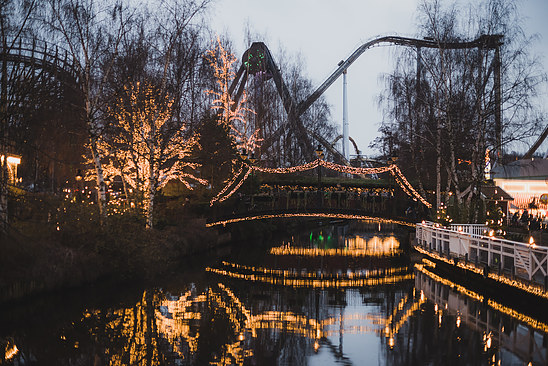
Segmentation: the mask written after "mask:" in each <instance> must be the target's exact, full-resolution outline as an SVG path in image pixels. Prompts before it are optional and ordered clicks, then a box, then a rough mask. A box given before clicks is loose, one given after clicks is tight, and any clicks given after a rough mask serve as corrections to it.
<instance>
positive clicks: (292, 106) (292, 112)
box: [230, 34, 503, 163]
mask: <svg viewBox="0 0 548 366" xmlns="http://www.w3.org/2000/svg"><path fill="white" fill-rule="evenodd" d="M502 38H503V36H502V35H498V34H496V35H482V36H480V37H478V38H477V39H475V40H472V41H464V42H461V41H458V42H439V41H436V40H430V39H415V38H406V37H399V36H384V37H379V38H376V39H373V40H371V41H369V42H366V43H364V44H363V45H361V46H360V47H358V49H356V50H355V51H354V52H353V53H352V54H351V55H350V56H349V57H348V58H347V59H346V60H344V61H343V62H341V63H340V64H339V67H338V68H337V69H336V70H335V71H334V72H333V73H332V74H331V75H330V76H329V77H328V78H327V79H326V80H325V81H324V82H323V83H322V84H321V85H320V86H319V87H318V88H317V89H316V90H315V91H314V92H313V93H312V94H310V95H309V96H308V97H307V98H306V99H304V100H303V101H301V102H300V103H296V102H295V100H294V99H293V98H292V97H291V95H290V93H289V91H288V89H287V87H286V85H285V83H284V81H283V80H282V77H281V74H280V70H279V69H278V67H277V66H276V63H275V62H274V60H273V58H272V55H271V53H270V51H269V50H268V48H267V47H266V45H265V44H264V43H262V42H255V43H253V44H252V45H251V47H250V48H249V49H248V50H247V51H246V52H245V53H244V56H243V62H242V65H241V67H240V69H239V70H238V73H237V76H236V78H235V80H234V83H233V84H232V86H231V90H230V92H231V93H232V92H233V91H234V90H235V88H236V86H237V85H238V83H240V87H239V88H238V92H237V93H236V96H235V98H234V100H235V101H236V103H235V104H237V101H238V100H239V98H240V96H241V93H242V91H243V88H244V84H245V81H246V80H247V77H248V74H251V75H254V74H256V73H257V72H263V73H270V75H271V76H272V78H273V80H274V83H275V84H276V88H277V90H278V94H279V95H280V97H281V98H282V103H283V105H284V108H285V110H286V112H287V115H288V120H287V122H285V123H284V124H282V125H281V126H280V127H279V128H278V129H277V130H276V131H275V132H274V133H273V134H271V135H270V136H269V137H268V138H266V139H265V140H264V141H263V144H262V146H263V148H268V147H270V146H271V145H272V144H273V143H274V142H276V141H279V139H280V137H281V136H282V134H283V133H284V132H285V131H287V130H288V128H291V129H293V130H294V131H295V132H296V133H297V135H298V138H299V141H298V142H299V144H300V146H301V149H302V150H303V152H305V156H306V157H307V158H308V159H311V158H313V155H314V154H313V149H314V147H313V145H312V144H311V142H310V138H309V136H308V134H307V133H306V129H305V128H304V126H303V123H302V121H301V120H300V117H301V116H302V115H303V114H304V113H305V112H306V111H307V110H308V108H310V106H311V105H312V104H313V103H314V102H315V101H316V100H318V98H319V97H320V96H321V95H322V94H323V93H324V92H325V91H326V90H327V89H328V88H329V87H330V86H331V85H332V84H333V83H334V82H335V81H336V80H337V79H338V78H339V77H340V76H341V75H342V74H343V72H344V71H345V70H346V69H348V67H350V65H352V64H353V63H354V61H356V60H357V59H358V58H359V57H360V56H361V55H362V54H363V53H364V52H365V51H366V50H368V49H369V48H372V47H373V46H376V45H379V44H381V43H387V44H389V45H394V46H404V47H415V48H417V49H420V48H438V49H469V48H478V49H486V50H495V51H496V56H495V57H496V62H495V63H494V64H495V76H494V78H495V84H496V85H495V89H496V90H495V94H496V96H498V97H496V98H495V99H496V111H495V119H496V121H495V123H496V126H497V135H498V134H499V133H500V131H501V112H500V111H501V103H500V60H499V58H500V53H499V48H500V46H501V45H502ZM257 55H260V56H261V61H262V60H264V62H263V64H262V65H260V67H259V68H255V69H253V64H255V65H257V60H256V57H257ZM250 65H251V67H250ZM240 78H242V79H241V80H240ZM313 137H314V138H316V139H317V140H318V142H320V143H321V144H322V145H323V146H325V148H326V149H327V150H328V151H329V152H330V153H331V154H333V155H334V157H335V158H336V159H337V160H340V161H342V162H345V163H348V162H347V161H346V159H345V158H344V156H343V155H342V154H341V153H340V152H339V151H337V150H336V149H335V148H334V147H333V146H332V145H331V144H330V143H329V142H328V141H327V140H326V139H324V138H323V137H322V136H319V135H316V136H313ZM499 139H500V136H497V140H499Z"/></svg>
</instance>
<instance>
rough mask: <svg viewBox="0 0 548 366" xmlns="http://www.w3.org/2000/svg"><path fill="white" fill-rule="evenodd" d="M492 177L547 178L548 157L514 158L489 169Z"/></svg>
mask: <svg viewBox="0 0 548 366" xmlns="http://www.w3.org/2000/svg"><path fill="white" fill-rule="evenodd" d="M491 177H492V178H493V179H497V178H498V179H546V178H548V159H538V158H536V159H534V158H533V159H523V160H516V161H513V162H511V163H509V164H506V165H498V166H496V167H494V168H493V169H491Z"/></svg>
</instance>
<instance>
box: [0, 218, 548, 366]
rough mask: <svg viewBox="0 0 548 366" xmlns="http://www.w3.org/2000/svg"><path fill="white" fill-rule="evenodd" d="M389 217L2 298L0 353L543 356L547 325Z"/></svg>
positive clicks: (209, 361) (8, 358)
mask: <svg viewBox="0 0 548 366" xmlns="http://www.w3.org/2000/svg"><path fill="white" fill-rule="evenodd" d="M408 240H409V232H408V231H406V229H402V228H401V227H399V226H397V225H384V224H383V225H380V224H378V223H371V222H358V221H352V222H331V223H324V225H322V226H318V227H314V228H312V229H308V230H304V229H303V231H302V232H295V233H292V235H288V236H287V237H284V238H280V239H276V240H271V241H268V242H256V243H248V244H246V245H245V246H239V247H234V248H226V252H225V253H219V254H218V255H216V256H209V258H208V259H207V260H204V262H206V264H196V263H194V264H192V265H186V266H184V268H181V270H180V271H179V272H178V273H176V274H173V275H171V276H168V277H167V278H164V279H163V280H162V281H161V282H160V283H157V284H155V285H151V286H139V285H136V286H106V285H105V286H96V287H94V288H92V289H85V290H79V291H76V292H65V293H58V294H51V295H48V296H41V297H38V298H35V299H30V300H27V301H24V302H22V303H18V304H16V305H15V304H12V305H7V306H6V305H4V306H3V307H2V308H1V309H0V310H1V313H0V365H445V364H447V365H529V364H530V365H548V352H547V343H548V335H547V333H546V332H547V330H548V326H547V325H546V324H545V323H543V322H542V321H539V320H538V319H534V318H531V317H530V316H528V315H527V312H526V309H525V310H524V309H513V308H509V307H507V306H505V305H504V304H502V303H498V302H496V301H493V300H490V299H486V298H484V297H483V295H482V294H480V293H477V292H474V291H473V290H471V289H467V288H466V287H465V286H463V285H461V284H459V283H458V279H457V280H456V279H447V278H443V277H440V275H439V274H436V271H435V269H434V268H432V267H431V266H430V265H429V264H430V263H428V262H427V261H425V262H423V261H422V260H421V259H420V258H410V257H409V250H408Z"/></svg>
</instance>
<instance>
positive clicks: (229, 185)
mask: <svg viewBox="0 0 548 366" xmlns="http://www.w3.org/2000/svg"><path fill="white" fill-rule="evenodd" d="M232 164H235V161H234V160H232ZM243 170H244V167H243V165H240V170H238V173H236V174H234V176H233V177H232V179H230V180H229V181H228V183H227V184H226V185H225V186H224V187H223V189H221V191H220V192H219V193H217V195H216V196H215V197H213V198H212V199H211V201H210V202H209V206H213V204H214V203H215V202H216V201H218V200H219V198H220V197H221V196H222V195H223V194H224V193H225V192H226V191H228V189H229V188H230V187H231V186H232V185H233V184H234V182H236V179H238V177H239V176H240V174H242V171H243Z"/></svg>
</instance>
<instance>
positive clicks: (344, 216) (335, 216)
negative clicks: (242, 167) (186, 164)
mask: <svg viewBox="0 0 548 366" xmlns="http://www.w3.org/2000/svg"><path fill="white" fill-rule="evenodd" d="M292 217H326V218H332V219H347V220H368V221H372V222H374V223H380V224H397V225H404V226H409V227H415V224H414V223H410V222H406V221H401V220H391V219H383V218H380V217H372V216H365V215H351V214H332V213H321V212H317V213H281V214H265V215H254V216H245V217H238V218H233V219H227V220H221V221H215V222H210V223H206V227H213V226H218V225H223V226H225V225H226V224H233V223H236V222H241V221H252V220H263V219H275V218H292Z"/></svg>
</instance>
